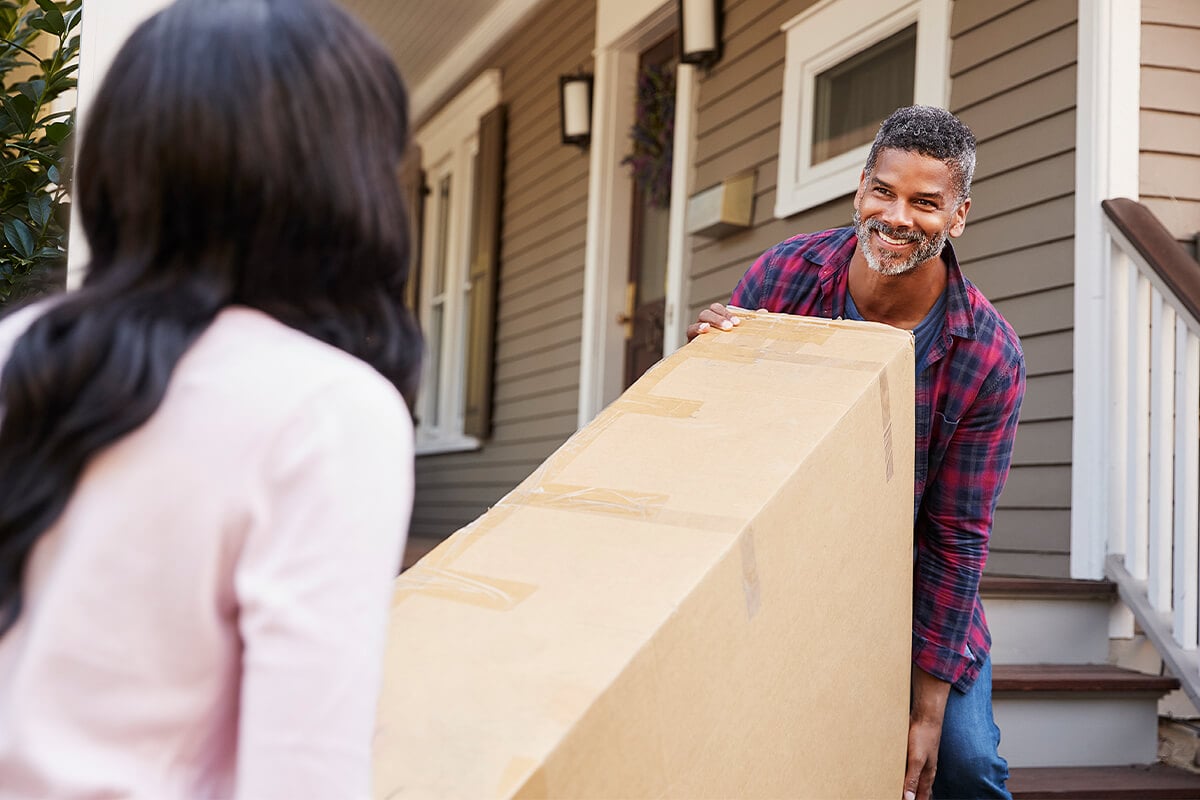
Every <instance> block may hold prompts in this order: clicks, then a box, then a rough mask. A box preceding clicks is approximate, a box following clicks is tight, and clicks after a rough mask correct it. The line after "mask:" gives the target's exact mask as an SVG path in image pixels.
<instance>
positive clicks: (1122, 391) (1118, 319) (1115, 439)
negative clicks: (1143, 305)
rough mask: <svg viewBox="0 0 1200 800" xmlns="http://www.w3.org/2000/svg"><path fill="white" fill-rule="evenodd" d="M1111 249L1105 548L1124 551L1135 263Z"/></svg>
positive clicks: (1135, 279)
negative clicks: (1132, 299) (1130, 325)
mask: <svg viewBox="0 0 1200 800" xmlns="http://www.w3.org/2000/svg"><path fill="white" fill-rule="evenodd" d="M1109 248H1110V250H1111V251H1112V254H1111V257H1110V263H1111V264H1112V274H1111V276H1110V286H1111V291H1112V314H1113V316H1112V326H1111V327H1110V328H1109V338H1110V339H1111V344H1110V351H1111V353H1112V373H1111V376H1110V377H1111V382H1112V383H1111V391H1110V397H1111V398H1112V405H1111V407H1110V409H1109V414H1108V420H1109V422H1108V431H1107V435H1108V436H1109V462H1108V468H1109V479H1108V485H1109V488H1110V491H1109V496H1108V503H1109V505H1108V548H1107V552H1108V553H1112V554H1117V555H1121V554H1124V552H1125V544H1126V541H1125V539H1126V533H1125V532H1126V531H1127V530H1128V519H1129V511H1128V506H1129V485H1130V481H1129V408H1130V405H1129V404H1130V398H1131V394H1130V391H1129V386H1130V384H1131V383H1132V379H1131V374H1130V365H1129V346H1130V341H1129V320H1130V315H1129V311H1130V302H1131V299H1130V298H1132V297H1133V296H1134V295H1135V293H1136V291H1137V267H1135V266H1134V265H1133V264H1132V263H1131V262H1130V261H1129V257H1128V256H1126V255H1125V254H1124V253H1123V252H1121V248H1120V247H1118V246H1117V244H1116V243H1115V242H1112V241H1111V239H1110V240H1109Z"/></svg>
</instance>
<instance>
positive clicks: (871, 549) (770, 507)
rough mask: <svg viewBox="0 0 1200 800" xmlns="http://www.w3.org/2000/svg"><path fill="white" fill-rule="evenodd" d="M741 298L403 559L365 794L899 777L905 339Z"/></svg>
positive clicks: (769, 788) (871, 791) (780, 785)
mask: <svg viewBox="0 0 1200 800" xmlns="http://www.w3.org/2000/svg"><path fill="white" fill-rule="evenodd" d="M747 317H749V319H746V320H745V321H744V322H743V323H742V325H740V326H739V327H738V328H736V329H734V330H733V331H731V332H728V333H726V332H720V333H712V334H706V335H704V336H702V337H700V338H699V339H698V340H696V341H695V342H693V343H691V344H689V345H687V346H686V347H684V348H682V349H681V350H680V351H679V352H677V353H675V354H674V355H672V356H670V357H669V358H667V359H666V360H665V361H663V362H662V363H660V364H659V365H658V366H656V367H655V368H654V369H653V370H651V371H650V372H649V373H647V375H646V376H645V377H643V378H642V379H641V380H640V381H638V382H637V384H635V385H634V386H633V387H632V388H631V389H630V390H629V391H627V392H626V393H625V394H624V395H622V397H621V398H620V399H618V400H617V401H616V402H615V403H613V405H611V406H610V407H609V408H608V409H606V410H605V411H604V412H603V413H602V414H601V415H600V416H599V417H598V418H597V419H596V420H595V421H593V422H592V423H591V424H590V425H588V426H587V427H585V428H583V429H582V430H581V431H579V432H578V433H577V434H576V435H575V436H573V437H572V438H571V439H570V440H569V441H568V442H567V443H566V444H564V445H563V446H562V448H561V449H559V450H558V451H557V452H556V453H555V454H554V455H552V456H551V457H550V458H549V459H548V460H547V461H546V462H545V464H543V465H542V466H541V467H540V468H539V469H538V470H537V471H536V472H535V473H534V474H532V475H531V476H530V477H529V478H528V479H527V480H525V481H524V482H523V483H522V484H521V485H520V486H519V487H517V488H516V489H515V490H514V491H513V492H512V493H510V494H509V495H508V496H507V497H505V498H504V499H503V500H502V501H501V502H499V503H498V504H497V505H496V506H495V507H494V508H492V509H491V510H490V511H488V512H487V514H485V515H484V516H482V517H480V518H479V519H478V520H477V521H475V522H474V523H473V524H471V525H469V526H468V527H466V528H464V529H462V530H461V531H459V532H457V533H456V534H454V535H453V536H452V537H451V538H450V539H448V540H447V541H446V542H445V543H443V544H442V545H441V546H440V547H438V548H437V549H436V550H434V551H433V552H432V553H430V554H429V555H428V556H426V557H425V559H424V560H422V561H421V562H420V563H419V564H417V565H416V566H415V567H414V568H413V569H411V570H409V571H408V572H406V573H405V574H403V575H401V576H400V578H399V579H398V580H397V583H396V593H395V601H394V603H395V605H394V610H393V614H392V619H391V629H390V634H389V635H390V642H389V652H388V655H387V664H386V674H385V686H384V690H383V694H382V698H381V702H380V706H379V716H378V725H377V731H376V740H375V771H374V787H375V788H374V791H375V795H376V797H379V798H400V797H413V798H425V797H461V798H483V797H558V798H584V797H596V798H633V797H682V798H699V797H722V798H732V797H798V798H868V797H880V798H892V797H899V796H900V794H901V792H902V789H903V787H902V783H903V775H904V759H905V746H906V738H907V719H908V694H909V689H908V686H909V673H910V666H909V659H910V646H911V633H910V631H911V602H912V597H911V593H912V502H913V500H912V478H913V451H912V447H913V396H914V395H913V345H912V337H911V336H910V335H909V334H908V333H906V332H903V331H898V330H895V329H893V328H888V327H886V326H883V325H874V324H869V323H853V322H830V321H826V320H809V319H802V318H798V317H788V316H784V315H776V314H765V313H759V314H748V315H747Z"/></svg>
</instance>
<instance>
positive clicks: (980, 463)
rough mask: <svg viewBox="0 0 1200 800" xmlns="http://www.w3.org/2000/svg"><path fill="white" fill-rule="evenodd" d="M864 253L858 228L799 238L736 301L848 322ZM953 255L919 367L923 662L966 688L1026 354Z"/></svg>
mask: <svg viewBox="0 0 1200 800" xmlns="http://www.w3.org/2000/svg"><path fill="white" fill-rule="evenodd" d="M855 245H856V239H855V236H854V230H853V229H852V228H838V229H835V230H830V231H823V232H821V233H814V234H807V235H800V236H795V237H793V238H791V239H788V240H787V241H785V242H782V243H781V244H778V245H776V246H775V247H773V248H771V249H770V250H768V251H767V252H765V253H763V255H762V256H761V257H759V259H758V260H757V261H756V262H755V263H754V266H752V267H751V268H750V269H749V270H748V271H747V272H746V274H745V276H744V277H743V278H742V279H741V281H740V282H739V283H738V285H737V287H736V288H735V289H734V292H733V297H732V299H731V301H730V302H731V303H732V304H733V305H735V306H739V307H741V308H746V309H758V308H765V309H768V310H770V311H779V312H785V313H788V314H800V315H804V316H812V317H825V318H827V319H834V318H837V317H842V316H844V315H845V301H846V287H847V283H848V275H849V272H850V257H851V256H852V255H853V253H854V248H855ZM942 258H943V259H944V260H945V262H946V264H947V267H948V269H949V276H948V277H949V281H948V283H947V288H946V292H947V296H946V320H945V324H944V325H943V327H942V330H941V332H940V333H939V334H938V336H937V338H936V339H935V340H934V343H933V345H932V347H931V348H930V350H929V353H928V355H926V357H925V360H924V362H923V363H921V364H917V365H916V459H915V476H914V477H915V484H914V497H913V539H914V543H915V547H916V564H915V567H914V570H915V576H914V585H913V630H912V637H913V638H912V643H913V662H914V663H915V664H916V665H917V666H918V667H920V668H921V669H923V670H925V671H926V672H928V673H929V674H931V675H933V676H935V677H937V678H940V679H942V680H945V681H948V682H950V683H952V684H954V686H955V687H956V688H957V689H959V690H961V691H966V689H968V688H969V687H970V686H971V684H972V683H974V681H975V678H976V677H978V675H979V668H980V666H981V664H982V662H983V660H984V659H985V658H986V656H987V654H988V652H989V651H990V649H991V635H990V634H989V633H988V628H987V620H986V618H985V617H984V613H983V605H982V604H981V603H980V601H979V578H980V575H981V574H982V573H983V567H984V564H985V562H986V561H987V554H988V538H989V536H990V535H991V530H992V517H993V514H994V512H995V508H996V500H997V499H998V498H999V496H1000V490H1001V489H1002V488H1004V481H1005V479H1006V478H1007V476H1008V468H1009V464H1010V462H1011V460H1012V447H1013V438H1014V436H1015V435H1016V431H1017V418H1018V415H1019V412H1020V407H1021V399H1022V397H1023V396H1024V393H1025V358H1024V356H1023V355H1022V353H1021V346H1020V342H1019V340H1018V339H1017V335H1016V334H1015V333H1014V332H1013V330H1012V328H1011V327H1010V326H1009V324H1008V323H1007V322H1006V321H1005V320H1004V318H1003V317H1001V316H1000V314H999V312H997V311H996V309H995V308H993V307H992V304H991V303H989V302H988V301H987V300H986V299H985V298H984V296H983V295H982V294H981V293H980V292H979V290H978V289H976V288H975V286H974V285H972V284H971V282H970V281H968V280H967V279H966V278H964V277H963V274H962V270H961V269H959V266H958V260H957V259H956V258H955V255H954V248H953V247H951V246H950V244H949V243H948V242H947V244H946V247H945V249H944V250H943V251H942Z"/></svg>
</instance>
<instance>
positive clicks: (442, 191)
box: [433, 175, 450, 297]
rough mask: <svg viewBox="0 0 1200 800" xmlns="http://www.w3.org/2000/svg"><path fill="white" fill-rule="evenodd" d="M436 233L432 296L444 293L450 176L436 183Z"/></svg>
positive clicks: (448, 226)
mask: <svg viewBox="0 0 1200 800" xmlns="http://www.w3.org/2000/svg"><path fill="white" fill-rule="evenodd" d="M437 207H438V228H437V230H438V233H437V250H436V260H435V261H434V262H433V296H434V297H437V296H439V295H441V293H442V292H444V291H446V254H447V247H448V245H449V243H450V176H449V175H447V176H446V177H444V178H442V180H441V181H440V182H439V183H438V204H437Z"/></svg>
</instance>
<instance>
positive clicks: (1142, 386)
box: [1125, 270, 1150, 580]
mask: <svg viewBox="0 0 1200 800" xmlns="http://www.w3.org/2000/svg"><path fill="white" fill-rule="evenodd" d="M1133 276H1134V281H1136V289H1135V291H1133V292H1131V293H1130V309H1129V321H1130V326H1129V335H1130V351H1131V352H1130V354H1129V364H1130V376H1129V378H1130V380H1129V489H1128V490H1127V494H1128V496H1129V505H1128V508H1127V516H1126V527H1125V530H1126V536H1127V537H1128V538H1127V539H1126V544H1125V569H1126V570H1128V571H1129V574H1130V575H1132V576H1133V577H1134V578H1137V579H1139V580H1145V579H1146V558H1147V553H1146V540H1147V525H1148V523H1149V517H1148V514H1147V508H1148V505H1149V491H1150V470H1149V466H1150V281H1149V280H1148V279H1147V278H1146V277H1145V276H1143V275H1141V274H1140V273H1139V272H1138V271H1137V270H1134V271H1133Z"/></svg>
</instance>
